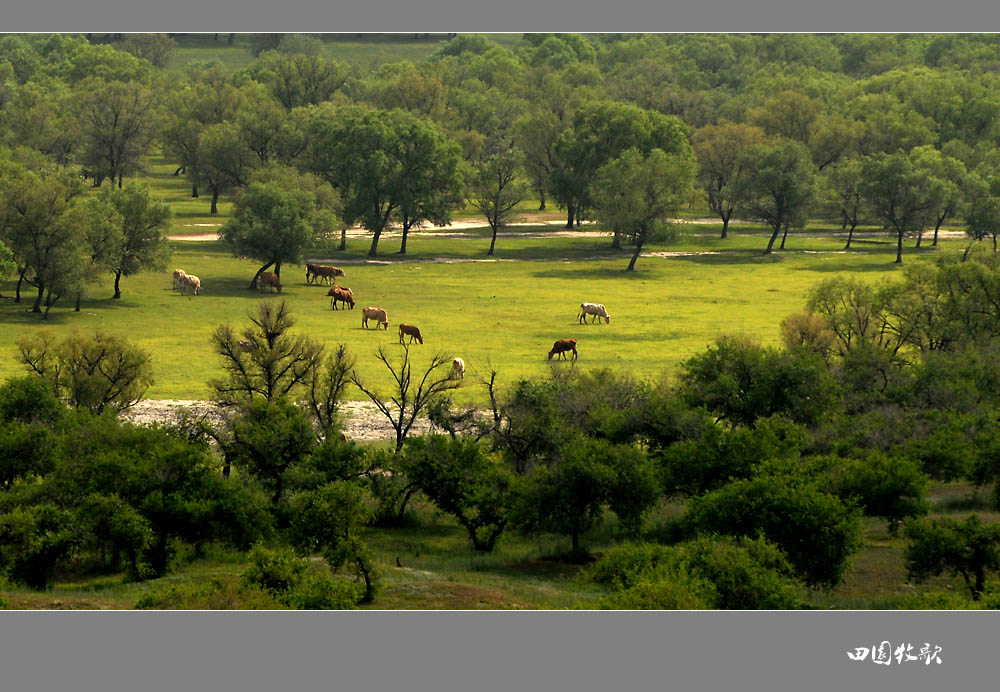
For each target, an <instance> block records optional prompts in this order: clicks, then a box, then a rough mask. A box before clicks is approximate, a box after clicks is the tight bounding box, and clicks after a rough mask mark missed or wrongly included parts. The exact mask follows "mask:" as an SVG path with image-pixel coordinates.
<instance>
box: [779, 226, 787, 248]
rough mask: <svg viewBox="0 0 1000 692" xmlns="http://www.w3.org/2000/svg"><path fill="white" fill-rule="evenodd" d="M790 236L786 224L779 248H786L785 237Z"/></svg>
mask: <svg viewBox="0 0 1000 692" xmlns="http://www.w3.org/2000/svg"><path fill="white" fill-rule="evenodd" d="M787 237H788V226H785V232H784V233H782V234H781V245H780V246H779V247H778V249H779V250H784V249H785V238H787Z"/></svg>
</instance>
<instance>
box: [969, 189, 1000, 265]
mask: <svg viewBox="0 0 1000 692" xmlns="http://www.w3.org/2000/svg"><path fill="white" fill-rule="evenodd" d="M965 199H966V208H965V232H966V233H967V234H968V235H969V237H970V238H973V239H975V240H978V241H982V240H983V239H985V238H992V239H993V252H996V251H997V236H998V235H1000V177H997V176H994V175H989V174H988V173H987V174H986V175H985V176H982V175H980V174H979V173H978V172H975V173H971V174H969V176H968V177H967V178H966V180H965ZM971 247H972V246H971V245H970V246H969V248H970V249H971ZM966 256H968V251H966Z"/></svg>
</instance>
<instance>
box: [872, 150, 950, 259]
mask: <svg viewBox="0 0 1000 692" xmlns="http://www.w3.org/2000/svg"><path fill="white" fill-rule="evenodd" d="M862 170H863V173H862V175H863V176H864V181H865V182H864V192H865V198H866V200H867V202H868V204H870V205H871V207H872V210H873V211H874V213H875V215H876V217H877V218H878V219H879V220H880V221H882V222H883V223H884V224H885V225H886V227H888V228H889V231H890V232H891V233H892V234H893V235H895V236H896V264H902V263H903V238H905V237H907V236H912V235H914V234H917V233H920V232H921V231H922V230H923V229H924V228H926V227H927V226H928V225H930V224H931V223H933V220H934V214H935V210H936V209H937V207H938V204H939V203H940V202H941V200H942V199H943V198H944V196H945V190H944V183H943V182H942V181H941V180H940V179H938V178H936V177H935V176H934V175H932V173H931V172H930V171H928V170H927V169H926V168H923V167H920V166H917V165H916V164H915V162H914V160H913V159H912V158H911V156H910V155H909V154H905V153H903V152H902V151H898V152H896V153H895V154H889V155H885V154H881V155H879V156H876V157H874V158H871V159H869V160H868V161H866V162H865V164H864V166H863V169H862Z"/></svg>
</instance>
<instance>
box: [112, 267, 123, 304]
mask: <svg viewBox="0 0 1000 692" xmlns="http://www.w3.org/2000/svg"><path fill="white" fill-rule="evenodd" d="M121 280H122V273H121V272H120V271H116V272H115V294H114V295H113V296H111V298H112V300H118V299H120V298H121V297H122V291H121V288H120V287H119V283H120V282H121Z"/></svg>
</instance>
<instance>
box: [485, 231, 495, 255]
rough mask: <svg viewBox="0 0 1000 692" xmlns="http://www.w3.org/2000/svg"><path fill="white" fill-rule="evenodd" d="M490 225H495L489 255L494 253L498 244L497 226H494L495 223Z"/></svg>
mask: <svg viewBox="0 0 1000 692" xmlns="http://www.w3.org/2000/svg"><path fill="white" fill-rule="evenodd" d="M490 225H491V226H492V227H493V240H491V241H490V249H489V250H488V251H487V253H486V254H487V255H492V254H493V248H495V247H496V244H497V227H496V226H493V224H490Z"/></svg>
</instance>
